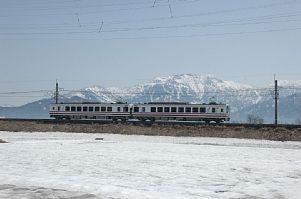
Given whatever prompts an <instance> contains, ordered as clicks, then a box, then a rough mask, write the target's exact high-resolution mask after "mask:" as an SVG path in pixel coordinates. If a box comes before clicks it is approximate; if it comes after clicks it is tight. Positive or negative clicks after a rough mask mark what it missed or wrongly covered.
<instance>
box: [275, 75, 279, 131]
mask: <svg viewBox="0 0 301 199" xmlns="http://www.w3.org/2000/svg"><path fill="white" fill-rule="evenodd" d="M274 99H275V126H277V125H278V100H279V90H278V82H277V80H276V79H275V90H274Z"/></svg>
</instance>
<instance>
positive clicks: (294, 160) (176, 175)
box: [0, 132, 301, 199]
mask: <svg viewBox="0 0 301 199" xmlns="http://www.w3.org/2000/svg"><path fill="white" fill-rule="evenodd" d="M97 137H102V138H104V140H103V141H96V140H95V138H97ZM0 138H1V139H4V140H6V141H9V142H10V143H8V144H0V185H1V184H2V185H3V184H11V185H16V186H20V187H22V186H40V187H46V188H49V189H64V190H68V191H80V192H83V193H89V194H95V195H96V196H97V197H99V198H122V199H144V198H155V199H165V198H172V199H186V198H188V199H195V198H208V199H213V198H223V199H224V198H233V199H235V198H237V199H238V198H246V199H247V198H248V199H251V198H255V197H258V198H271V199H272V198H275V199H276V198H281V197H282V198H288V199H297V198H301V193H300V191H299V190H301V143H300V142H273V141H261V140H239V139H221V138H187V137H185V138H184V137H153V136H136V135H135V136H125V135H112V134H78V133H51V132H49V133H12V132H0ZM0 196H1V189H0ZM25 196H26V194H25Z"/></svg>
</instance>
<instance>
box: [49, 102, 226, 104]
mask: <svg viewBox="0 0 301 199" xmlns="http://www.w3.org/2000/svg"><path fill="white" fill-rule="evenodd" d="M54 104H55V103H52V105H54ZM58 104H62V105H63V104H87V105H89V104H121V105H124V104H128V103H127V102H111V103H110V102H61V103H58ZM133 104H149V105H225V104H223V103H216V102H210V103H196V104H192V103H189V102H146V103H133Z"/></svg>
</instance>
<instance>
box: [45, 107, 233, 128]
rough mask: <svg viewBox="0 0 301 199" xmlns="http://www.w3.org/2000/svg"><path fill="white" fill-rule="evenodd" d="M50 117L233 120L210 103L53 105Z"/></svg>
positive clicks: (127, 119)
mask: <svg viewBox="0 0 301 199" xmlns="http://www.w3.org/2000/svg"><path fill="white" fill-rule="evenodd" d="M49 115H50V117H52V118H55V119H57V120H84V119H86V120H87V119H89V120H91V119H92V120H112V121H129V120H140V121H152V122H154V121H159V120H160V121H162V120H163V121H200V122H206V123H210V122H213V123H221V122H226V121H230V108H229V105H227V104H222V103H216V102H210V103H207V104H206V103H203V104H192V103H186V102H148V103H131V104H128V103H123V102H117V103H100V102H82V103H55V104H51V105H50V110H49Z"/></svg>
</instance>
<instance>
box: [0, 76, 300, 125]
mask: <svg viewBox="0 0 301 199" xmlns="http://www.w3.org/2000/svg"><path fill="white" fill-rule="evenodd" d="M279 84H280V85H281V86H292V85H293V86H296V85H301V82H290V81H282V82H279ZM270 88H271V90H267V89H256V88H253V87H252V86H249V85H245V84H240V83H236V82H233V81H225V80H221V79H218V78H216V77H213V76H210V75H207V76H200V75H189V74H184V75H174V76H168V77H157V78H155V79H153V80H151V81H149V82H147V83H144V84H139V85H136V86H134V87H131V88H104V87H101V86H91V87H88V88H83V89H80V90H79V91H76V92H69V93H67V94H64V95H63V96H62V97H61V98H60V101H61V102H71V101H72V102H83V101H94V102H96V101H97V102H117V101H123V102H128V103H134V102H140V103H143V102H151V101H152V102H159V101H174V102H190V103H204V102H205V103H207V102H209V101H210V100H215V101H217V102H222V103H227V104H229V105H230V107H231V120H232V121H237V122H244V121H246V118H247V115H249V114H251V115H254V116H259V117H262V118H263V119H264V120H265V121H266V122H273V120H274V107H273V106H274V102H273V98H272V93H271V91H272V85H271V86H270ZM280 94H281V95H280V101H279V121H280V122H283V123H294V122H296V120H297V119H298V118H299V119H301V98H300V97H301V92H298V91H296V90H295V91H291V92H281V90H280ZM53 102H54V100H53V99H42V100H39V101H35V102H32V103H29V104H26V105H23V106H19V107H0V117H1V116H2V117H17V118H48V109H49V105H50V104H51V103H53Z"/></svg>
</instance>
